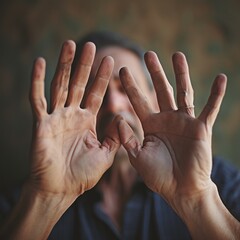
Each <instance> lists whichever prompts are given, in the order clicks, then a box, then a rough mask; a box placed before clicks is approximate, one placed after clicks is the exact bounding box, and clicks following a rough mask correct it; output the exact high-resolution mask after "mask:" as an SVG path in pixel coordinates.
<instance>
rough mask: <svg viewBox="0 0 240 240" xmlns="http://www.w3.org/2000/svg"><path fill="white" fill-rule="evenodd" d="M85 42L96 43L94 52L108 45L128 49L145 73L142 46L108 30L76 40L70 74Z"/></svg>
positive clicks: (92, 33)
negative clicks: (136, 58)
mask: <svg viewBox="0 0 240 240" xmlns="http://www.w3.org/2000/svg"><path fill="white" fill-rule="evenodd" d="M86 42H93V43H94V44H95V45H96V52H97V51H99V50H100V49H103V48H105V47H109V46H117V47H121V48H124V49H127V50H130V51H131V52H133V53H134V54H136V56H137V57H138V58H139V60H140V62H141V63H142V65H143V71H144V72H145V73H147V71H146V66H145V63H144V53H145V51H144V49H143V48H141V47H140V46H139V45H137V44H136V43H135V42H134V41H132V40H131V39H129V38H127V37H126V36H123V35H120V34H118V33H115V32H110V31H94V32H90V33H88V34H87V35H85V36H83V37H82V38H81V39H79V41H77V42H76V53H75V57H74V61H73V63H72V71H71V74H73V73H74V71H75V69H76V66H77V62H78V59H79V57H80V56H81V54H82V50H83V46H84V44H85V43H86ZM145 75H146V79H147V81H148V85H149V87H150V89H152V81H150V79H149V77H148V75H147V74H145Z"/></svg>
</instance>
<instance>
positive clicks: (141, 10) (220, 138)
mask: <svg viewBox="0 0 240 240" xmlns="http://www.w3.org/2000/svg"><path fill="white" fill-rule="evenodd" d="M239 12H240V1H239V0H225V1H221V0H192V1H191V0H181V1H179V0H168V1H161V0H148V1H146V0H139V1H137V0H131V1H129V0H121V1H119V0H102V1H101V0H87V1H80V0H68V1H63V0H58V1H56V0H52V1H51V0H42V1H40V0H15V1H13V0H8V1H1V3H0V29H1V31H0V79H1V80H0V104H1V105H0V107H1V118H0V121H1V122H0V154H1V161H0V188H2V187H4V186H7V185H11V184H15V183H16V182H18V181H20V180H21V179H23V178H24V177H25V176H26V175H27V173H28V167H29V159H28V149H29V144H30V139H31V125H32V123H31V111H30V105H29V102H28V89H29V82H30V74H31V67H32V62H33V60H34V58H35V57H37V56H39V55H41V56H43V57H44V58H46V61H47V76H46V81H47V84H46V88H47V89H48V88H49V85H50V81H51V78H52V76H53V74H54V70H55V66H56V62H57V58H58V54H59V49H60V47H61V44H62V42H63V41H64V40H66V39H73V40H77V39H78V38H79V37H81V36H82V35H83V34H85V33H87V32H89V31H91V30H95V29H98V30H101V29H103V30H113V31H117V32H120V33H123V34H125V35H127V36H129V37H130V38H132V39H133V40H136V41H138V42H139V44H141V45H142V46H143V47H144V48H145V49H146V50H150V49H151V50H154V51H156V52H157V53H158V55H159V57H160V59H161V61H162V64H163V66H164V68H165V71H166V73H167V75H168V77H169V79H170V81H171V83H172V84H173V85H174V77H173V73H172V65H171V55H172V54H173V53H174V52H175V51H178V50H180V51H183V52H184V53H185V54H186V55H187V58H188V61H189V65H190V73H191V79H192V82H193V87H194V89H195V106H196V111H197V114H198V113H199V112H200V109H201V108H202V107H203V105H204V104H205V102H206V100H207V97H208V94H209V91H210V87H211V83H212V81H213V79H214V77H215V76H216V74H218V73H219V72H224V73H226V74H227V75H228V78H229V80H228V89H227V93H226V96H225V99H224V103H223V106H222V108H221V112H220V114H219V117H218V119H217V122H216V125H215V127H214V137H213V152H214V154H217V155H221V156H223V157H225V158H226V159H227V161H230V162H232V163H233V164H234V165H236V166H237V167H240V160H239V157H240V94H239V92H240V91H239V90H240V31H239V24H240V14H239Z"/></svg>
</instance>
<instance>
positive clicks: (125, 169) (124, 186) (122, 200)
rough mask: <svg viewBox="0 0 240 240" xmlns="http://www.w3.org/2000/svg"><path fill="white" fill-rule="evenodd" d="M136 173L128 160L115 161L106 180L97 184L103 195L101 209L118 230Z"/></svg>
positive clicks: (103, 179)
mask: <svg viewBox="0 0 240 240" xmlns="http://www.w3.org/2000/svg"><path fill="white" fill-rule="evenodd" d="M136 177H137V173H136V171H135V169H134V168H133V167H132V166H131V164H130V162H129V160H128V159H127V160H126V161H125V160H120V161H118V160H116V161H115V162H114V164H113V166H112V167H111V169H110V172H109V175H108V177H107V178H102V180H101V181H100V182H99V187H100V190H101V191H102V193H103V200H102V204H101V205H102V209H103V211H104V212H105V213H106V214H107V215H108V216H109V217H110V219H111V220H112V222H113V223H114V224H115V226H116V227H117V228H118V229H119V230H120V228H121V221H122V213H123V209H124V207H125V204H126V202H127V200H128V198H129V196H130V194H131V189H132V187H133V184H134V183H135V181H136Z"/></svg>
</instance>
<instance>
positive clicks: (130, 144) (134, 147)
mask: <svg viewBox="0 0 240 240" xmlns="http://www.w3.org/2000/svg"><path fill="white" fill-rule="evenodd" d="M118 129H119V135H120V141H121V143H122V145H123V146H124V148H125V149H126V151H127V152H128V155H129V158H130V161H131V163H133V162H132V161H135V159H136V157H137V155H138V152H139V151H140V149H141V144H140V142H139V140H138V139H137V137H136V136H135V134H134V132H133V130H132V128H131V127H130V126H129V125H128V123H127V122H126V121H125V120H124V119H121V120H120V122H119V125H118Z"/></svg>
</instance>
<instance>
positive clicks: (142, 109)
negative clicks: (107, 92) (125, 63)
mask: <svg viewBox="0 0 240 240" xmlns="http://www.w3.org/2000/svg"><path fill="white" fill-rule="evenodd" d="M119 75H120V79H121V82H122V85H123V88H124V90H125V92H126V93H127V95H128V98H129V100H130V102H131V104H132V106H133V108H134V110H135V112H136V114H137V115H138V117H139V119H140V121H141V122H142V123H143V121H144V120H145V119H146V117H148V116H149V115H150V114H151V113H152V109H151V108H150V105H149V103H148V101H147V98H146V97H145V96H144V94H143V93H142V91H141V90H140V88H139V87H138V85H137V83H136V81H135V80H134V78H133V76H132V75H131V73H130V72H129V70H128V69H127V68H126V67H124V68H122V69H121V70H120V72H119Z"/></svg>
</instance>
